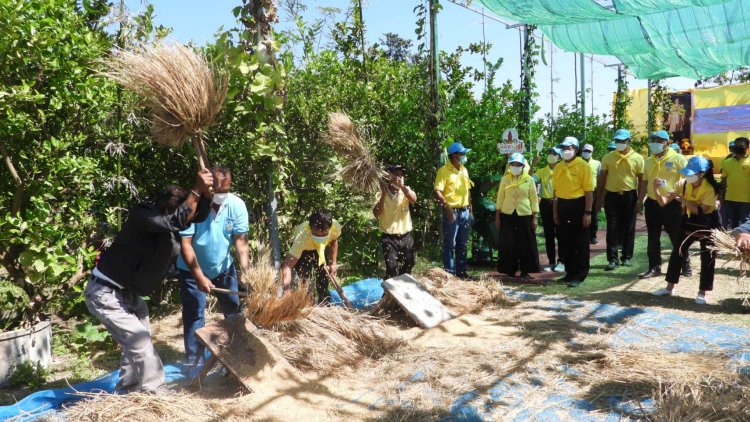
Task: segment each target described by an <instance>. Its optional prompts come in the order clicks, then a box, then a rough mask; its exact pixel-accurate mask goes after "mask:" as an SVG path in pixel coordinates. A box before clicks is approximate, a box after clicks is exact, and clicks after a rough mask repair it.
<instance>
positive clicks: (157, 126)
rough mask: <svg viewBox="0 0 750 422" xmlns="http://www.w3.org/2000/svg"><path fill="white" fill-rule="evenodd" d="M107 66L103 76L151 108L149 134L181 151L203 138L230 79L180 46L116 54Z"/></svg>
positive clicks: (198, 55)
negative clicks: (141, 99) (195, 138)
mask: <svg viewBox="0 0 750 422" xmlns="http://www.w3.org/2000/svg"><path fill="white" fill-rule="evenodd" d="M104 64H105V66H106V68H107V70H106V71H105V72H104V73H103V74H104V75H105V76H107V77H109V78H110V79H112V80H114V81H115V82H117V83H119V84H120V85H122V86H123V87H125V88H126V89H128V90H130V91H132V92H134V93H136V94H138V95H140V96H142V97H143V98H144V103H145V105H146V106H148V107H149V108H151V111H152V113H153V117H152V119H151V124H152V126H151V130H152V134H153V136H154V140H155V141H156V142H157V143H159V144H160V145H164V146H171V147H179V146H182V145H183V144H184V143H185V141H186V140H187V138H188V137H199V136H201V135H202V134H203V132H204V131H205V130H206V129H207V128H208V127H209V126H211V124H213V122H214V120H215V118H216V116H217V114H218V113H219V111H220V110H221V107H222V105H223V104H224V99H225V98H226V94H227V86H228V78H227V76H226V75H224V76H220V75H219V74H218V73H217V72H216V71H215V69H214V68H213V67H212V66H211V65H209V64H208V62H207V61H206V59H205V58H204V57H203V56H202V55H200V54H198V53H196V52H195V51H193V50H192V49H190V48H188V47H185V46H184V45H182V44H180V43H178V42H174V43H172V44H164V43H157V44H155V45H152V46H150V45H144V46H141V47H139V48H137V49H133V50H117V51H116V52H115V53H114V54H113V55H112V56H111V57H110V58H109V60H108V61H106V62H105V63H104ZM196 153H201V154H202V152H200V151H196Z"/></svg>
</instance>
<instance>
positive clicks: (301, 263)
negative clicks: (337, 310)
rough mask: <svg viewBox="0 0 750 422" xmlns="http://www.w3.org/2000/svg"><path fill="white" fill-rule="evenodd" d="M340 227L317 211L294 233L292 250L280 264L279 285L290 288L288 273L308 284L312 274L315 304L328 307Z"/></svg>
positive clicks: (285, 288)
mask: <svg viewBox="0 0 750 422" xmlns="http://www.w3.org/2000/svg"><path fill="white" fill-rule="evenodd" d="M340 236H341V224H339V222H338V221H336V220H334V219H333V217H331V214H330V213H329V212H328V211H326V210H322V209H321V210H317V211H315V212H313V213H312V214H311V215H310V218H309V219H308V221H306V222H304V223H302V224H300V225H299V226H297V228H296V229H295V230H294V236H293V239H294V240H293V241H292V247H291V248H290V249H289V253H288V254H287V256H286V258H285V259H284V262H283V263H282V264H281V285H282V287H283V288H284V290H289V289H290V288H291V287H292V270H294V271H295V272H296V273H297V276H298V277H300V278H302V279H306V280H311V279H312V278H313V273H315V274H314V275H315V289H316V293H317V296H318V304H325V303H330V301H331V293H330V292H329V291H328V280H329V278H332V277H336V269H337V267H338V265H337V264H336V259H337V257H338V251H339V237H340Z"/></svg>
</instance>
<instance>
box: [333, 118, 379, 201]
mask: <svg viewBox="0 0 750 422" xmlns="http://www.w3.org/2000/svg"><path fill="white" fill-rule="evenodd" d="M322 139H323V141H324V142H325V143H327V144H328V145H330V146H331V147H332V148H333V149H334V150H335V151H336V153H337V154H339V155H340V156H341V158H342V159H344V161H345V162H346V164H345V165H344V168H342V169H341V170H340V171H339V176H341V178H342V179H343V180H344V182H346V183H348V184H349V185H350V186H352V187H353V188H354V189H356V190H358V191H361V192H365V193H369V192H373V191H376V190H377V189H379V187H380V183H381V180H382V178H383V177H384V176H385V175H386V173H385V172H384V171H383V170H382V169H380V167H379V166H378V165H377V164H376V163H375V159H374V158H373V156H372V154H371V153H370V149H369V148H368V147H367V145H366V144H365V143H364V142H363V140H362V139H361V137H360V135H359V133H358V132H357V129H356V128H355V127H354V123H352V120H351V119H350V118H349V116H347V115H346V114H344V113H330V114H329V115H328V130H327V131H326V132H325V133H324V134H323V136H322Z"/></svg>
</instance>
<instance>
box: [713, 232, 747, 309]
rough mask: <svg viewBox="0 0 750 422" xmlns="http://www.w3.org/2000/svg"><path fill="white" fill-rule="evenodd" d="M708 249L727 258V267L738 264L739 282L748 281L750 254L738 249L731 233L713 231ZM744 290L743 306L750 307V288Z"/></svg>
mask: <svg viewBox="0 0 750 422" xmlns="http://www.w3.org/2000/svg"><path fill="white" fill-rule="evenodd" d="M708 248H709V249H710V250H712V251H714V252H716V253H717V254H718V255H720V256H725V257H727V262H726V263H725V264H724V265H725V266H726V265H729V264H731V263H733V262H738V266H739V272H738V274H737V281H738V282H740V283H741V282H742V281H743V280H746V277H747V271H748V269H750V252H745V251H741V250H740V249H738V248H737V240H736V239H735V238H734V237H733V236H732V235H731V234H730V232H727V231H724V230H720V229H713V230H711V244H709V246H708ZM744 290H745V292H744V297H743V299H742V306H744V307H750V300H748V296H749V295H750V286H747V285H746V286H745V289H744Z"/></svg>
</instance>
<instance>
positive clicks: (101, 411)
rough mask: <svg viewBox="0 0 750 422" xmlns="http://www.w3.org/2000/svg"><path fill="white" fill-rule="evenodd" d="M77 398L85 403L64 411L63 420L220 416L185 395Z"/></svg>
mask: <svg viewBox="0 0 750 422" xmlns="http://www.w3.org/2000/svg"><path fill="white" fill-rule="evenodd" d="M77 395H79V396H83V397H85V399H84V400H81V401H78V402H76V403H75V404H73V405H71V406H69V407H66V408H65V413H64V416H65V420H69V421H101V422H117V421H122V422H153V421H165V422H169V421H175V422H178V421H179V422H193V421H196V422H197V421H211V420H216V418H217V417H218V416H219V415H218V413H217V412H216V411H214V409H213V408H212V404H211V403H210V402H209V401H208V400H205V399H202V398H200V397H197V396H194V395H190V394H185V393H173V394H165V395H153V394H145V393H130V394H108V393H77Z"/></svg>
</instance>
